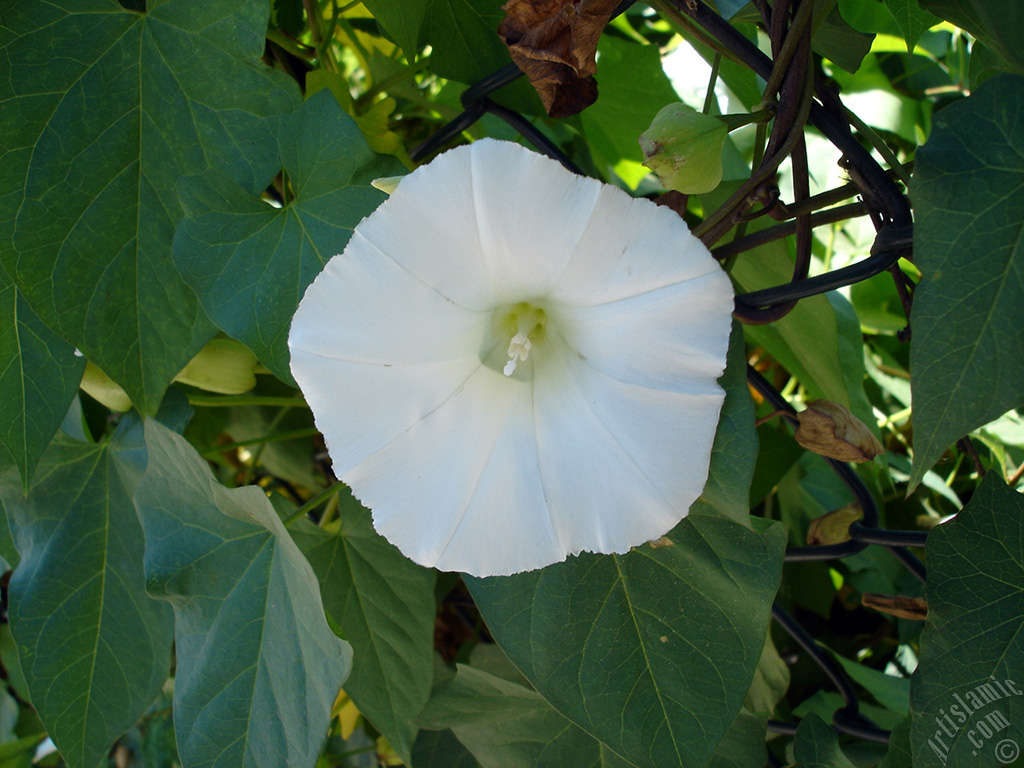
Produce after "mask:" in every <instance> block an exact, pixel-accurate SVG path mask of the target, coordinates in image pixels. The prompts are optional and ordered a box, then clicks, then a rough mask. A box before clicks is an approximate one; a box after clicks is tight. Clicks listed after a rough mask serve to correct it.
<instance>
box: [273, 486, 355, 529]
mask: <svg viewBox="0 0 1024 768" xmlns="http://www.w3.org/2000/svg"><path fill="white" fill-rule="evenodd" d="M344 487H345V484H344V483H335V484H334V485H330V486H328V487H326V488H324V489H323V490H322V491H320V493H318V494H317V495H316V496H314V497H313V498H312V499H310V500H309V501H307V502H306V503H305V504H303V505H302V506H301V507H299V508H298V509H297V510H295V511H294V512H292V513H291V514H290V515H289V516H288V519H287V520H285V521H284V524H285V526H291V525H293V524H294V523H295V522H296V521H297V520H301V519H302V518H303V517H305V516H306V515H308V514H309V513H310V512H312V511H313V510H314V509H316V508H317V507H319V506H320V505H321V504H323V503H324V502H325V501H327V500H328V499H330V498H331V497H332V496H335V495H336V494H338V493H339V492H340V491H341V490H342V489H343V488H344Z"/></svg>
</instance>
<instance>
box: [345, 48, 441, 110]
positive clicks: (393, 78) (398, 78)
mask: <svg viewBox="0 0 1024 768" xmlns="http://www.w3.org/2000/svg"><path fill="white" fill-rule="evenodd" d="M428 64H430V57H429V56H424V57H423V58H422V59H418V60H417V61H416V63H415V64H409V65H408V66H407V67H404V68H403V69H401V70H400V71H398V72H395V73H394V74H393V75H388V76H387V77H385V78H384V79H383V80H381V81H380V82H379V83H377V84H376V85H374V86H373V87H372V88H370V89H369V90H368V91H367V92H366V93H364V94H363V95H362V96H360V97H359V103H360V104H362V103H365V102H368V101H373V99H374V98H375V97H376V96H377V95H378V94H381V93H384V92H385V91H386V90H388V89H389V88H391V86H393V85H397V84H398V83H400V82H402V81H403V80H408V79H409V78H412V77H415V76H416V75H417V74H419V73H420V72H422V71H423V70H424V69H426V68H427V65H428Z"/></svg>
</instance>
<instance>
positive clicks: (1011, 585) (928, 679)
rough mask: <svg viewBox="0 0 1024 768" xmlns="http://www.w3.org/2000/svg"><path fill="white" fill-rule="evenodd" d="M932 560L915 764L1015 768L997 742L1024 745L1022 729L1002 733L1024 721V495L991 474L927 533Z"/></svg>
mask: <svg viewBox="0 0 1024 768" xmlns="http://www.w3.org/2000/svg"><path fill="white" fill-rule="evenodd" d="M927 554H928V582H927V584H926V585H925V597H926V599H927V601H928V618H927V620H926V622H925V626H924V631H923V632H922V633H921V661H920V664H919V665H918V667H917V670H916V671H915V673H914V675H913V677H911V679H910V711H911V714H912V717H913V720H912V722H911V729H910V742H911V746H912V748H913V752H914V765H915V767H916V768H933V767H934V766H947V768H961V767H962V768H975V767H976V766H978V765H981V764H992V765H997V764H998V765H1002V764H1003V763H1011V762H1013V760H1014V758H1012V757H1011V758H1009V759H1006V758H1007V756H1008V753H1007V752H1005V751H1001V750H1012V745H1004V746H1000V745H1001V744H1002V740H1003V739H1004V738H1007V737H1009V738H1016V739H1018V745H1019V743H1020V742H1019V739H1020V732H1019V730H1018V731H1013V730H1010V731H1005V732H1003V733H1002V734H1001V735H1000V732H1001V731H1004V730H1005V729H1006V728H1007V723H1006V721H1009V723H1013V724H1015V725H1017V724H1020V723H1024V680H1022V675H1021V670H1022V669H1024V496H1021V494H1019V493H1017V492H1015V491H1013V490H1011V489H1010V488H1008V487H1007V486H1006V485H1005V483H1003V481H1002V479H1000V478H999V477H998V473H997V472H995V471H991V472H989V473H988V474H987V475H986V476H985V479H984V480H983V481H982V483H981V485H980V486H979V487H978V489H977V490H976V491H975V492H974V495H973V496H972V497H971V500H970V501H969V502H968V503H967V505H966V506H965V507H964V508H963V510H962V511H961V512H960V513H959V514H958V515H957V516H956V517H955V518H953V520H951V521H950V522H948V523H945V524H944V525H941V526H939V527H938V528H936V529H934V530H933V531H932V532H931V533H930V534H929V536H928V545H927ZM1017 727H1019V725H1017ZM993 756H994V758H995V759H993ZM979 761H982V762H979Z"/></svg>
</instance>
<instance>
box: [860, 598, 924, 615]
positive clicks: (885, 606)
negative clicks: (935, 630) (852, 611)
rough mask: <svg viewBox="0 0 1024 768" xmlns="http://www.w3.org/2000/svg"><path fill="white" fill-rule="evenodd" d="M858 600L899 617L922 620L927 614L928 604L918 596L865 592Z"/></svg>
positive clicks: (869, 606)
mask: <svg viewBox="0 0 1024 768" xmlns="http://www.w3.org/2000/svg"><path fill="white" fill-rule="evenodd" d="M860 601H861V603H862V604H863V605H865V606H867V607H868V608H874V609H875V610H876V611H881V612H882V613H888V614H890V615H891V616H896V617H898V618H901V619H913V620H915V621H924V620H925V619H926V618H927V616H928V604H927V603H926V602H925V601H924V600H922V599H921V598H919V597H905V596H903V595H879V594H876V593H875V592H865V593H864V594H863V595H862V596H861V599H860Z"/></svg>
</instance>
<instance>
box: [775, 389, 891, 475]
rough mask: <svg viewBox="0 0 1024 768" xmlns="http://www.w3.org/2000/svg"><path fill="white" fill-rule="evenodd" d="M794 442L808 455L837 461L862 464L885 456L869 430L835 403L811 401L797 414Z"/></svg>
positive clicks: (876, 439)
mask: <svg viewBox="0 0 1024 768" xmlns="http://www.w3.org/2000/svg"><path fill="white" fill-rule="evenodd" d="M797 419H798V420H799V422H800V426H799V427H797V430H796V435H795V437H796V441H797V442H798V443H800V445H802V446H803V447H804V448H806V449H807V450H809V451H814V452H815V453H818V454H821V455H822V456H828V457H829V458H830V459H837V460H839V461H855V462H858V463H859V462H864V461H871V460H872V459H873V458H875V456H878V455H879V454H882V453H885V448H883V447H882V444H881V443H880V442H878V438H876V437H875V436H874V435H873V434H871V430H870V429H868V428H867V427H866V426H865V425H864V423H863V422H862V421H860V419H858V418H857V417H856V416H854V415H853V414H852V413H850V412H849V411H848V410H846V409H845V408H844V407H843V406H841V405H839V404H838V403H833V402H832V401H830V400H814V401H813V402H810V403H808V404H807V408H806V410H804V411H801V412H800V413H799V414H797Z"/></svg>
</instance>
